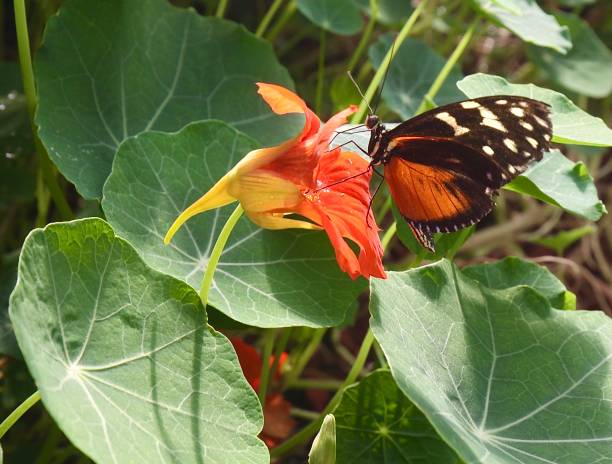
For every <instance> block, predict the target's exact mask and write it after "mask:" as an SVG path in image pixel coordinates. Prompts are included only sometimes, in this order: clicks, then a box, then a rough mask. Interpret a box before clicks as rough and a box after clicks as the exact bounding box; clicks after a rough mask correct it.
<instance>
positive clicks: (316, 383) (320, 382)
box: [291, 379, 342, 391]
mask: <svg viewBox="0 0 612 464" xmlns="http://www.w3.org/2000/svg"><path fill="white" fill-rule="evenodd" d="M341 386H342V381H340V380H335V379H297V380H295V381H294V382H293V383H292V384H291V388H292V389H295V390H310V389H314V390H333V391H336V390H338V389H339V388H340V387H341Z"/></svg>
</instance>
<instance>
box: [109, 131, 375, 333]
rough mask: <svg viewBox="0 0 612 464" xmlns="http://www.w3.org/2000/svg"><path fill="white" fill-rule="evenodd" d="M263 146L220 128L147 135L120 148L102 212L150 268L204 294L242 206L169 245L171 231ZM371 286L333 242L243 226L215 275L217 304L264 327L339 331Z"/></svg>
mask: <svg viewBox="0 0 612 464" xmlns="http://www.w3.org/2000/svg"><path fill="white" fill-rule="evenodd" d="M255 147H256V143H255V142H254V141H253V140H252V139H250V138H249V137H246V136H245V135H243V134H242V133H240V132H238V131H236V130H235V129H233V128H232V127H230V126H228V125H227V124H224V123H222V122H219V121H204V122H200V123H194V124H191V125H189V126H187V127H186V128H184V129H183V130H182V131H180V132H178V133H176V134H162V133H145V134H141V135H139V136H137V137H135V138H132V139H130V140H128V141H127V142H125V143H124V144H123V145H121V148H120V149H119V152H118V153H117V157H116V160H115V164H114V166H113V172H112V174H111V176H110V177H109V179H108V182H107V183H106V185H105V188H104V200H103V202H102V207H103V209H104V212H105V214H106V217H107V218H108V220H109V222H110V223H111V224H112V225H113V227H114V228H115V230H116V231H117V233H118V234H119V235H120V236H122V237H125V238H126V239H127V240H128V241H129V242H130V243H132V245H133V246H134V247H135V248H136V249H137V250H138V252H139V253H140V254H141V256H142V257H143V258H144V259H145V261H146V262H147V263H148V264H149V265H150V266H152V267H153V268H155V269H158V270H160V271H163V272H165V273H167V274H170V275H172V276H174V277H177V278H179V279H181V280H184V281H185V282H187V283H188V284H189V285H191V286H192V287H194V288H196V289H199V288H200V284H201V282H202V276H203V273H204V269H205V268H206V266H207V264H208V258H209V256H210V253H211V251H212V247H213V245H214V243H215V240H216V239H217V236H218V235H219V232H220V230H221V228H222V227H223V225H224V224H225V222H226V220H227V218H228V217H229V215H230V213H231V211H232V210H233V208H234V207H235V206H234V205H229V206H226V207H225V208H221V209H216V210H214V211H208V212H206V213H203V214H200V215H198V216H196V217H194V218H192V219H190V220H189V221H188V222H187V223H186V224H185V225H184V226H183V227H182V228H181V229H180V230H179V232H178V233H177V235H176V236H175V237H174V239H173V240H172V243H171V244H170V245H168V246H165V245H164V244H163V241H162V240H163V237H164V235H165V234H166V231H167V230H168V228H169V227H170V225H171V224H172V222H173V221H174V219H176V217H177V216H178V215H179V213H180V212H181V211H183V210H184V209H185V208H186V207H187V206H189V205H190V204H191V203H192V202H194V201H195V200H197V199H198V198H199V197H200V196H202V195H203V194H204V192H206V191H208V189H209V188H210V187H212V186H213V185H214V184H215V183H216V182H217V180H219V179H220V178H221V177H222V176H223V175H224V174H225V173H226V172H227V171H228V170H229V169H230V168H231V167H232V166H233V165H234V164H236V162H237V161H238V160H240V159H241V158H242V157H243V156H244V155H245V154H246V153H248V152H249V151H250V150H252V149H253V148H255ZM364 287H365V281H364V280H363V279H360V280H359V281H357V282H353V281H351V280H350V279H349V278H348V276H347V275H346V274H344V273H342V272H341V271H340V269H339V268H338V264H337V262H336V259H335V256H334V253H333V251H332V249H331V246H330V245H329V241H328V239H327V237H326V235H325V234H324V233H322V232H305V231H299V230H286V231H267V230H264V229H261V228H259V227H258V226H256V225H255V224H253V223H252V222H251V221H250V220H249V219H247V218H246V217H243V218H242V219H240V221H239V222H238V224H237V226H236V227H235V229H234V230H233V231H232V233H231V235H230V239H229V241H228V243H227V245H226V247H225V250H224V251H223V254H222V255H221V259H220V261H219V265H218V267H217V270H216V272H215V277H214V284H213V287H212V290H211V292H210V295H209V303H210V304H211V305H212V306H214V307H215V308H217V309H219V310H220V311H222V312H223V313H225V314H227V315H228V316H230V317H231V318H233V319H235V320H238V321H240V322H243V323H245V324H249V325H255V326H259V327H287V326H295V325H305V326H309V327H322V326H332V325H338V324H340V323H341V322H342V321H343V320H344V318H345V314H346V312H347V311H348V310H349V308H350V307H351V306H352V304H353V303H354V301H355V300H356V298H357V296H358V295H359V293H360V292H361V291H362V290H363V289H364Z"/></svg>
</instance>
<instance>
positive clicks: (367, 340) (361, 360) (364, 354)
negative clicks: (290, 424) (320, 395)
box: [270, 329, 374, 458]
mask: <svg viewBox="0 0 612 464" xmlns="http://www.w3.org/2000/svg"><path fill="white" fill-rule="evenodd" d="M373 342H374V334H373V333H372V330H371V329H368V332H367V333H366V335H365V337H364V339H363V342H362V343H361V347H360V348H359V353H357V357H356V358H355V364H353V367H351V370H350V372H349V373H348V375H347V376H346V379H344V382H342V385H341V386H340V389H339V390H338V391H337V392H336V394H335V395H334V396H333V397H332V399H331V401H330V402H329V403H327V406H325V409H323V411H322V412H321V413H320V414H319V417H318V418H317V419H316V420H314V421H312V422H310V423H309V424H308V425H307V426H306V427H304V428H303V429H302V430H300V431H299V432H298V433H296V434H295V435H293V436H292V437H290V438H289V439H287V440H286V441H284V442H283V443H281V444H280V445H279V446H277V447H276V448H273V449H272V450H271V451H270V457H271V458H278V457H281V456H284V455H285V454H287V453H288V452H289V451H291V450H292V449H293V448H295V447H296V446H299V445H301V444H303V443H305V442H306V441H308V440H309V439H310V438H312V436H313V435H314V434H315V433H316V432H317V430H319V428H320V427H321V424H322V423H323V419H324V418H325V416H326V415H327V414H328V413H329V412H330V411H332V410H333V409H334V408H335V407H336V406H337V405H338V403H339V402H340V398H341V397H342V393H343V391H344V389H345V388H346V387H348V386H349V385H351V384H352V383H354V382H355V380H356V379H357V376H358V375H359V373H360V372H361V369H363V366H364V365H365V362H366V360H367V359H368V354H369V352H370V348H371V347H372V343H373Z"/></svg>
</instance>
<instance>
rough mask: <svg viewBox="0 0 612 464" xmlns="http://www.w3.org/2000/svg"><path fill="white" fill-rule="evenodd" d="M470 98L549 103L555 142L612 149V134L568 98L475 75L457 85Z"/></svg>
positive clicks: (606, 127)
mask: <svg viewBox="0 0 612 464" xmlns="http://www.w3.org/2000/svg"><path fill="white" fill-rule="evenodd" d="M457 87H459V89H460V90H461V91H462V92H463V93H464V94H466V95H467V96H468V97H469V98H477V97H484V96H487V95H521V96H523V97H529V98H535V99H536V100H540V101H543V102H544V103H548V104H549V105H550V106H551V107H552V108H551V111H552V122H553V135H554V138H553V141H554V142H558V143H570V144H577V145H595V146H602V147H606V146H610V145H612V130H610V128H609V127H608V126H606V124H605V123H604V122H603V121H602V120H601V119H600V118H595V117H593V116H591V115H590V114H588V113H585V112H584V111H582V110H581V109H580V108H578V107H577V106H576V105H574V103H572V101H571V100H570V99H569V98H567V97H566V96H565V95H563V94H562V93H559V92H555V91H554V90H549V89H544V88H542V87H537V86H535V85H533V84H511V83H509V82H508V81H507V80H505V79H504V78H502V77H499V76H492V75H488V74H480V73H479V74H472V75H471V76H467V77H465V78H464V79H463V80H461V81H459V82H457Z"/></svg>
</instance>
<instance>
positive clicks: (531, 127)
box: [519, 119, 533, 131]
mask: <svg viewBox="0 0 612 464" xmlns="http://www.w3.org/2000/svg"><path fill="white" fill-rule="evenodd" d="M519 124H520V125H521V126H523V127H524V128H525V129H527V130H530V131H532V130H533V126H532V125H531V124H529V123H528V122H527V121H523V120H522V119H521V120H520V121H519Z"/></svg>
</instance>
